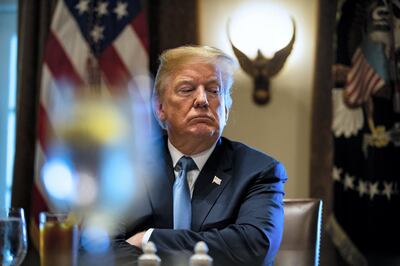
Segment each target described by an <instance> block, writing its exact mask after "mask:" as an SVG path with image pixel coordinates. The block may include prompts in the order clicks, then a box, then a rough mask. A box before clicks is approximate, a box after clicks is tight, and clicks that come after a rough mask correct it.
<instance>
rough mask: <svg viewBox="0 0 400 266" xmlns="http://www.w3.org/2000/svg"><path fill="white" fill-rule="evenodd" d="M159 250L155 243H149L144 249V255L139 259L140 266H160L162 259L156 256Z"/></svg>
mask: <svg viewBox="0 0 400 266" xmlns="http://www.w3.org/2000/svg"><path fill="white" fill-rule="evenodd" d="M156 252H157V248H156V246H155V245H154V243H153V242H151V241H149V242H147V244H146V245H144V247H143V254H142V255H141V256H140V257H139V264H138V265H139V266H159V265H160V263H161V259H160V257H158V256H157V255H156Z"/></svg>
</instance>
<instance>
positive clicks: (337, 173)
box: [332, 166, 343, 182]
mask: <svg viewBox="0 0 400 266" xmlns="http://www.w3.org/2000/svg"><path fill="white" fill-rule="evenodd" d="M342 171H343V170H342V169H340V168H338V167H336V166H334V167H333V170H332V178H333V180H334V181H338V182H340V181H341V180H340V175H341V174H342Z"/></svg>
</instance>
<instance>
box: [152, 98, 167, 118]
mask: <svg viewBox="0 0 400 266" xmlns="http://www.w3.org/2000/svg"><path fill="white" fill-rule="evenodd" d="M153 111H154V114H155V115H156V116H157V118H158V119H159V120H160V121H164V120H165V113H164V106H163V104H162V102H161V100H160V99H159V97H154V99H153Z"/></svg>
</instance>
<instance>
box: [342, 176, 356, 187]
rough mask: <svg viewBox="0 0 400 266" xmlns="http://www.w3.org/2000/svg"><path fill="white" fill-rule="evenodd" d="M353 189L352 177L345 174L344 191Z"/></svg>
mask: <svg viewBox="0 0 400 266" xmlns="http://www.w3.org/2000/svg"><path fill="white" fill-rule="evenodd" d="M347 189H354V176H351V175H349V174H346V176H345V178H344V190H347Z"/></svg>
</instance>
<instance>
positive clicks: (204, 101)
mask: <svg viewBox="0 0 400 266" xmlns="http://www.w3.org/2000/svg"><path fill="white" fill-rule="evenodd" d="M194 106H195V107H207V106H208V98H207V91H206V89H205V88H204V87H203V86H199V87H198V88H197V90H196V95H195V101H194Z"/></svg>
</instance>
